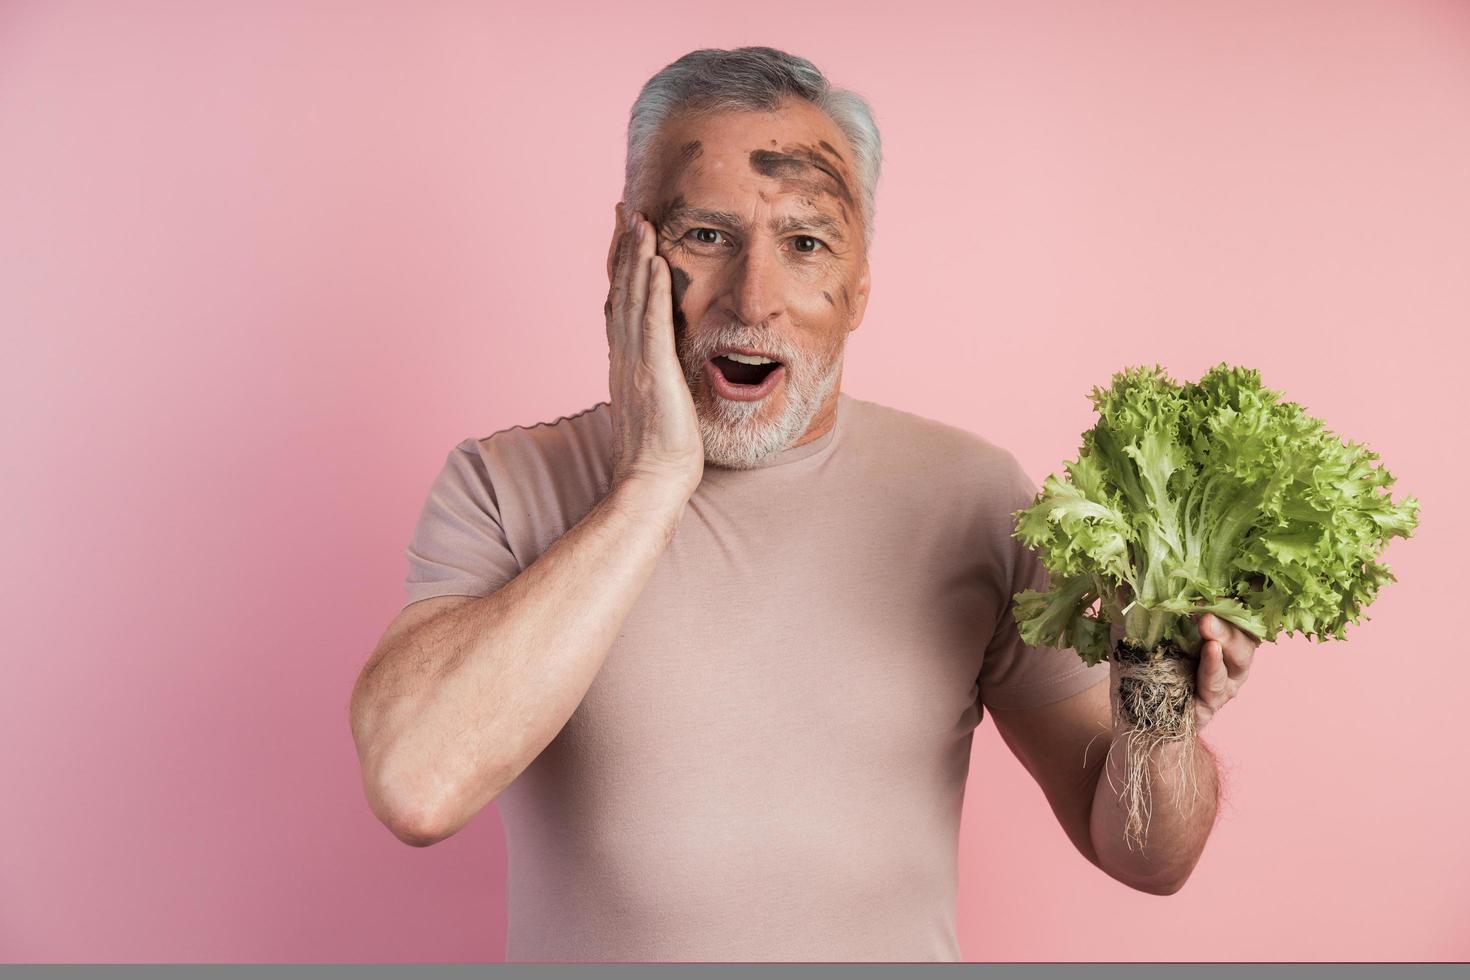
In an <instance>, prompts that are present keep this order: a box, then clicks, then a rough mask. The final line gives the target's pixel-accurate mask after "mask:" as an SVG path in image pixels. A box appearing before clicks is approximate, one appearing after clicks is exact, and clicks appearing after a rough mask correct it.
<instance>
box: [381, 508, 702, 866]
mask: <svg viewBox="0 0 1470 980" xmlns="http://www.w3.org/2000/svg"><path fill="white" fill-rule="evenodd" d="M683 511H684V500H683V499H680V498H679V497H678V496H677V495H673V494H670V493H668V492H665V491H664V489H663V488H662V487H656V486H652V485H647V484H635V483H627V484H623V485H621V486H620V487H618V488H617V489H615V490H613V491H612V492H611V493H609V494H608V495H607V496H605V497H603V498H602V499H601V500H600V501H598V502H597V504H595V505H594V506H593V508H592V510H591V511H590V512H589V513H588V514H587V515H586V516H585V517H584V518H583V519H582V520H581V521H579V522H578V523H577V524H576V525H575V526H574V527H572V528H571V529H570V530H568V531H567V532H566V533H565V534H563V535H562V536H561V537H560V538H558V539H557V540H556V541H554V542H553V543H552V544H551V545H550V546H549V547H547V549H546V551H545V552H544V553H543V554H542V555H541V556H540V557H539V558H538V559H537V560H536V561H534V562H533V563H532V564H531V565H530V566H528V567H527V568H526V569H524V570H523V571H522V572H521V573H520V574H519V575H517V576H516V577H515V578H514V579H512V580H511V581H509V582H507V583H506V584H505V585H504V586H502V587H501V588H500V589H498V590H496V591H495V592H494V593H492V594H491V595H488V596H485V597H483V598H480V599H476V600H474V601H473V602H469V603H466V604H465V605H462V606H458V607H455V608H453V609H450V610H449V611H448V612H446V613H444V614H442V615H440V616H437V617H435V618H433V619H431V620H429V621H428V622H426V623H424V624H423V625H422V626H420V627H419V628H417V629H415V630H414V631H412V632H411V633H409V634H408V635H406V636H405V637H403V638H402V639H401V640H400V641H399V642H397V643H396V644H394V647H393V648H392V649H390V650H388V651H386V652H385V653H384V654H383V656H382V658H381V661H380V662H379V663H377V664H375V665H373V666H372V669H371V671H368V672H365V674H366V676H365V678H364V679H363V680H362V681H361V682H360V683H361V684H362V688H363V689H362V690H361V692H360V693H359V695H358V700H360V702H361V709H360V711H359V712H358V714H359V716H360V719H361V720H360V722H359V728H360V729H361V735H360V738H359V744H360V745H362V746H364V747H365V750H364V771H365V773H366V774H368V778H369V779H371V780H373V781H374V785H375V786H376V787H377V788H378V792H379V794H380V796H381V797H382V798H384V799H387V800H391V801H392V802H391V803H389V804H385V808H386V809H390V810H392V811H394V812H395V813H397V814H400V815H402V816H401V817H400V822H402V823H405V824H407V825H409V826H411V827H412V828H416V829H414V831H413V832H414V833H415V835H416V836H422V837H427V838H429V839H430V840H431V841H432V840H433V839H440V838H442V837H447V836H449V835H450V834H452V833H454V832H455V831H457V830H458V829H459V828H460V827H462V826H463V825H464V824H465V823H467V822H468V821H469V820H470V818H471V817H473V816H474V815H475V814H476V813H478V812H479V811H480V810H481V809H483V808H484V807H485V806H486V805H487V804H488V803H489V802H490V801H491V800H493V799H494V798H495V797H496V796H497V795H499V793H500V792H501V790H503V789H504V788H505V787H506V786H507V785H509V784H510V783H511V782H512V781H513V780H514V779H515V778H516V777H517V776H519V775H520V773H521V772H522V771H523V770H524V769H525V768H526V767H527V766H528V765H530V764H531V762H532V760H534V759H535V758H536V756H538V755H539V754H540V753H541V751H542V750H543V749H544V748H545V747H546V746H547V744H549V743H550V742H551V740H552V739H553V738H555V737H556V734H557V733H558V732H559V731H561V729H562V727H563V726H564V725H565V724H566V721H567V719H568V718H570V717H571V715H572V712H573V711H574V710H575V709H576V707H577V705H578V704H579V703H581V701H582V698H583V696H584V695H585V694H586V692H587V689H588V687H590V686H591V684H592V681H593V679H594V678H595V677H596V675H597V672H598V670H599V669H600V668H601V666H602V663H603V660H604V659H605V657H606V655H607V651H608V650H609V648H610V647H611V646H612V643H613V640H614V639H615V638H616V637H617V634H618V631H619V629H621V627H622V624H623V622H624V620H625V619H626V618H627V615H628V612H629V611H630V610H631V609H632V607H633V604H634V602H635V601H636V600H637V598H638V596H639V595H640V594H641V593H642V591H643V589H644V586H645V585H646V583H647V581H648V579H649V577H650V575H651V574H652V572H653V569H654V567H655V565H656V564H657V561H658V558H659V556H660V555H661V554H662V553H663V551H664V549H665V547H666V546H667V545H668V542H669V540H670V539H671V538H672V537H673V534H674V532H675V531H676V530H677V528H678V524H679V521H680V520H681V517H682V514H683Z"/></svg>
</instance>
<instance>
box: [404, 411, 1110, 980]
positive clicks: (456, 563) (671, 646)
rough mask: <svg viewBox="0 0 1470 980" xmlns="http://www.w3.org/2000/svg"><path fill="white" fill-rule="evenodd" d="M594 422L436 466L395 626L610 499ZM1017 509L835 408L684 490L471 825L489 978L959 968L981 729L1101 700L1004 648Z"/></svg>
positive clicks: (1015, 483) (905, 424)
mask: <svg viewBox="0 0 1470 980" xmlns="http://www.w3.org/2000/svg"><path fill="white" fill-rule="evenodd" d="M609 408H610V406H609V405H608V404H607V403H606V402H601V403H598V404H597V405H595V406H593V407H592V408H589V409H586V410H584V411H582V412H579V413H577V414H575V415H570V416H564V417H562V418H559V419H557V420H555V421H554V422H542V423H538V424H536V425H531V426H519V425H518V426H512V427H510V428H507V429H503V430H501V431H498V432H495V433H494V434H492V435H489V436H485V437H483V438H478V439H477V438H469V439H466V440H464V441H463V442H461V443H460V444H459V445H457V446H455V447H454V449H453V450H452V451H451V452H450V453H449V456H448V458H447V460H446V461H445V464H444V467H443V468H442V470H441V471H440V473H439V474H438V476H437V477H436V478H435V480H434V482H433V485H432V487H431V488H430V490H429V494H428V497H427V499H426V501H425V504H424V507H423V510H422V513H421V515H420V518H419V522H418V525H417V527H416V528H415V530H414V532H413V536H412V539H411V543H410V546H409V548H408V551H407V556H408V560H409V571H408V577H407V581H406V584H405V588H406V591H407V595H408V600H409V602H413V601H417V600H419V599H424V598H428V597H431V596H441V595H466V596H483V595H488V594H490V593H491V592H493V591H494V590H495V589H496V588H498V587H499V586H500V585H502V584H503V583H505V582H506V581H508V580H509V579H511V578H513V577H514V576H515V575H516V574H518V573H519V572H520V570H522V569H524V568H525V567H527V566H528V565H529V564H530V563H531V562H533V561H535V560H536V558H537V557H538V556H539V555H540V554H541V553H542V552H543V551H544V550H545V549H546V548H547V547H548V546H549V545H550V544H551V543H552V542H553V541H555V540H556V539H557V538H559V537H560V536H561V535H562V534H564V533H565V532H566V531H567V530H569V529H570V528H571V527H573V526H574V525H575V524H576V523H577V522H578V521H579V520H581V519H582V517H583V516H585V515H586V513H587V512H588V511H589V510H590V509H591V507H592V505H593V504H594V503H595V502H596V501H597V500H598V499H599V498H600V497H601V496H603V495H604V494H605V493H606V492H607V489H608V486H609V482H610V473H611V458H610V447H611V435H612V429H611V416H610V414H609ZM1035 494H1036V486H1035V484H1034V483H1033V482H1032V481H1031V480H1030V479H1029V478H1028V477H1027V476H1026V475H1025V473H1024V472H1023V471H1022V469H1021V468H1020V466H1019V464H1018V462H1017V460H1016V458H1015V457H1014V455H1012V454H1011V453H1010V452H1009V451H1007V450H1005V449H1002V448H1000V447H998V446H996V445H994V444H992V443H990V442H989V441H987V440H986V439H984V438H982V437H981V436H978V435H975V434H973V433H970V432H967V431H964V430H962V429H959V428H956V427H953V426H949V425H946V424H943V423H940V422H937V421H933V420H929V419H925V418H922V417H920V416H917V415H913V414H910V413H907V412H903V411H900V410H897V409H893V408H889V407H886V406H882V405H879V404H877V403H874V402H869V401H865V400H862V399H858V398H853V397H851V396H849V395H847V394H846V393H845V392H844V393H840V394H839V397H838V406H837V421H836V425H835V427H834V428H833V429H831V430H829V431H828V432H827V433H825V434H824V435H822V436H821V437H819V438H818V439H816V440H814V441H812V442H809V443H807V444H805V445H801V446H797V447H794V448H791V449H787V450H785V451H784V452H782V453H780V454H778V455H777V456H776V457H774V458H771V459H769V460H767V461H766V463H765V464H764V465H762V466H759V467H757V468H755V469H751V470H727V469H722V468H718V467H714V466H706V468H705V475H704V479H703V482H702V483H701V484H700V486H699V488H698V489H697V490H696V491H695V493H694V495H693V497H692V498H691V499H690V501H689V503H688V506H687V507H686V510H685V513H684V516H683V520H682V522H681V524H680V525H679V528H678V531H677V533H676V534H675V536H674V538H673V539H672V541H671V542H670V544H669V546H668V547H667V549H666V550H665V552H664V553H663V554H662V556H661V557H660V559H659V561H658V563H657V565H656V567H655V569H654V571H653V574H652V577H651V578H650V579H649V581H648V584H647V586H646V588H645V589H644V591H643V592H642V594H641V595H640V596H639V598H638V600H637V602H636V603H635V605H634V606H633V608H632V610H631V612H630V613H629V615H628V617H627V620H626V621H625V622H624V624H623V626H622V629H621V630H620V631H619V633H618V636H617V639H616V641H615V642H614V643H613V645H612V647H611V649H610V650H609V651H608V654H607V658H606V660H605V662H604V663H603V665H602V667H601V669H600V671H599V672H598V674H597V676H596V678H595V679H594V681H593V683H592V685H591V687H590V688H589V689H588V691H587V693H586V696H585V697H584V698H583V700H582V701H581V703H580V704H579V706H578V707H577V709H576V711H575V712H574V713H573V714H572V716H571V718H570V719H569V720H568V722H567V724H566V725H565V727H564V728H563V729H562V730H561V732H560V733H559V734H558V735H557V736H556V738H555V739H554V740H553V741H552V742H551V743H550V744H549V745H548V746H547V747H546V749H545V750H544V751H543V752H542V753H541V754H540V755H539V756H538V757H537V758H536V759H535V760H534V761H533V762H532V763H531V765H530V766H529V767H528V768H527V769H526V770H525V771H524V772H523V773H522V774H521V775H520V776H519V777H518V778H517V779H516V780H515V781H514V782H513V783H512V784H511V785H510V786H509V787H507V788H506V790H505V791H504V792H503V793H502V794H501V795H500V796H499V797H498V798H497V800H496V804H497V805H498V806H499V808H500V814H501V818H502V820H503V822H504V825H505V829H506V834H507V845H508V852H509V872H508V882H507V888H508V896H507V899H508V916H509V935H508V948H507V959H508V960H509V961H511V962H547V961H556V962H566V961H601V962H657V961H683V962H691V961H739V962H754V961H788V962H789V961H824V962H835V961H843V962H850V961H924V960H948V961H953V960H958V959H960V949H959V945H958V942H957V939H956V933H955V895H956V884H957V851H958V835H959V824H960V808H961V803H962V800H963V796H964V792H965V781H966V776H967V774H968V771H969V762H970V747H971V742H972V738H973V732H974V729H975V728H976V726H977V725H978V724H979V723H980V721H981V719H982V717H983V715H984V708H985V706H991V707H997V708H1024V707H1032V706H1037V705H1042V704H1048V703H1051V702H1054V701H1059V700H1061V699H1063V698H1066V697H1068V696H1070V695H1072V694H1075V693H1077V692H1079V691H1081V690H1084V689H1086V688H1088V687H1091V686H1092V685H1094V684H1097V683H1101V682H1103V681H1105V680H1106V679H1107V677H1108V670H1109V667H1108V665H1107V664H1106V663H1102V664H1099V665H1097V666H1095V667H1088V666H1087V665H1085V664H1084V663H1083V662H1082V661H1081V660H1080V659H1079V658H1078V656H1077V655H1076V654H1075V653H1074V652H1073V651H1071V650H1057V649H1052V648H1049V647H1034V648H1033V647H1027V646H1026V645H1024V644H1023V643H1022V642H1021V640H1020V637H1019V635H1018V634H1017V631H1016V626H1015V623H1014V621H1013V619H1012V617H1011V613H1010V597H1011V596H1012V595H1013V594H1014V593H1016V592H1019V591H1021V590H1022V589H1025V588H1037V589H1044V588H1045V587H1046V582H1047V574H1046V570H1045V568H1044V567H1042V566H1041V565H1040V564H1039V562H1038V561H1037V560H1036V559H1035V557H1034V556H1033V555H1032V554H1031V552H1030V551H1029V550H1027V549H1026V548H1025V547H1024V546H1022V545H1020V544H1019V543H1018V542H1017V541H1015V540H1014V539H1013V538H1012V537H1011V529H1012V528H1013V527H1014V524H1013V521H1012V517H1011V515H1012V513H1013V512H1014V511H1016V510H1018V509H1020V508H1022V507H1024V506H1027V505H1028V504H1029V503H1031V501H1032V499H1033V498H1034V497H1035Z"/></svg>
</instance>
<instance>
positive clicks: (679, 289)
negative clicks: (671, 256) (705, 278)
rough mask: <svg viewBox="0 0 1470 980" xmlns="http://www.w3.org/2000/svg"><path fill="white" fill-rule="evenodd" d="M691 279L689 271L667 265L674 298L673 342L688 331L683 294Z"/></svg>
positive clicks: (687, 289)
mask: <svg viewBox="0 0 1470 980" xmlns="http://www.w3.org/2000/svg"><path fill="white" fill-rule="evenodd" d="M665 261H667V260H665ZM693 281H694V280H692V279H690V278H689V273H687V272H685V271H684V270H683V269H681V268H679V267H678V266H676V265H673V264H670V265H669V285H670V287H671V288H672V292H673V299H674V310H673V315H674V341H675V343H678V342H679V341H680V340H681V339H682V338H683V337H684V336H685V335H686V334H688V332H689V321H688V320H687V319H685V317H684V294H685V293H686V292H688V291H689V284H690V283H692V282H693Z"/></svg>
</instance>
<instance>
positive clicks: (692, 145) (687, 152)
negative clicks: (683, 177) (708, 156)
mask: <svg viewBox="0 0 1470 980" xmlns="http://www.w3.org/2000/svg"><path fill="white" fill-rule="evenodd" d="M703 154H704V144H702V143H700V142H699V140H690V141H689V142H688V143H685V144H684V145H683V146H681V147H679V157H678V163H679V166H681V167H687V166H689V164H691V163H693V162H694V161H695V160H698V159H699V158H700V156H702V155H703Z"/></svg>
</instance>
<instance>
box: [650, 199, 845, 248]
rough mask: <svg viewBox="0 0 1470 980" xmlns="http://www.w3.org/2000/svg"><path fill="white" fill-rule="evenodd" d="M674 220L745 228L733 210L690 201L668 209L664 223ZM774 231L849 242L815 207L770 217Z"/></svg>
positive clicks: (835, 224) (825, 214) (741, 229)
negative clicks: (816, 234) (814, 233)
mask: <svg viewBox="0 0 1470 980" xmlns="http://www.w3.org/2000/svg"><path fill="white" fill-rule="evenodd" d="M675 221H683V222H687V223H689V224H697V225H724V226H725V227H727V228H734V229H735V230H736V231H743V230H744V229H745V220H744V219H743V218H741V217H740V216H739V215H738V214H735V213H733V212H731V211H715V210H712V209H710V208H696V207H692V206H690V205H687V204H681V205H679V206H678V207H674V208H671V209H669V211H668V213H667V214H665V215H664V217H663V223H664V224H672V223H673V222H675ZM770 228H771V231H772V232H774V233H775V234H777V235H785V234H789V233H790V232H793V231H820V232H822V233H824V234H825V235H827V236H828V237H830V238H832V239H835V240H836V241H839V242H846V241H847V238H846V236H844V235H843V234H842V226H841V225H840V224H838V223H837V219H835V218H833V217H832V216H831V215H829V214H827V213H826V212H825V211H818V210H814V209H803V210H802V211H801V213H799V214H788V215H786V216H784V217H780V218H772V219H771V221H770Z"/></svg>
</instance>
